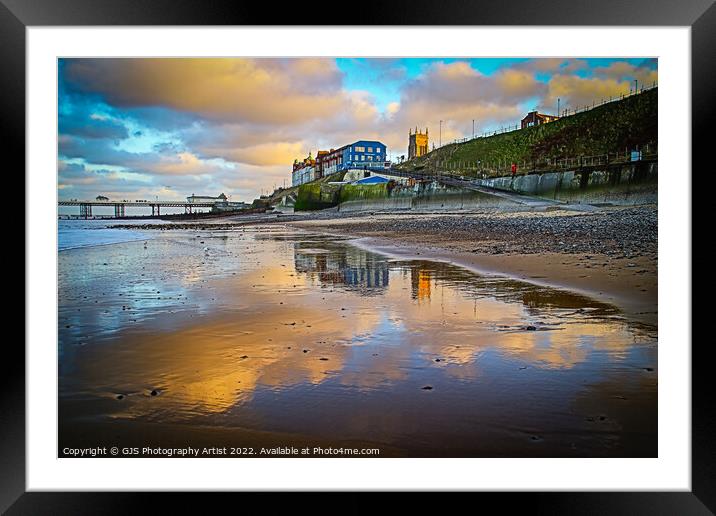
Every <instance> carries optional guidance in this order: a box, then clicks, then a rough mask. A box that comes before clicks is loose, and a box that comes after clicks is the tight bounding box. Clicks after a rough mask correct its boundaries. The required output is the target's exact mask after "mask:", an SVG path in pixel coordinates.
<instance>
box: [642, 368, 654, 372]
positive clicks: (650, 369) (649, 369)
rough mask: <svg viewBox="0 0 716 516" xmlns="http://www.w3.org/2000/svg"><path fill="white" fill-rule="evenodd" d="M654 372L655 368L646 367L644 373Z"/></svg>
mask: <svg viewBox="0 0 716 516" xmlns="http://www.w3.org/2000/svg"><path fill="white" fill-rule="evenodd" d="M653 370H654V368H653V367H645V368H644V371H649V372H651V371H653Z"/></svg>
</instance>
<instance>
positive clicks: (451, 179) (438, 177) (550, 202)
mask: <svg viewBox="0 0 716 516" xmlns="http://www.w3.org/2000/svg"><path fill="white" fill-rule="evenodd" d="M371 170H372V171H373V172H375V173H378V174H380V173H381V169H371ZM382 173H384V174H388V175H394V176H401V177H411V178H413V179H422V180H430V181H437V182H438V183H441V184H444V185H446V186H452V187H455V188H464V189H466V190H471V191H473V192H480V193H484V194H486V195H492V196H494V197H499V198H501V199H503V200H506V201H509V202H513V203H515V204H520V205H522V206H528V207H530V208H546V207H549V206H569V207H570V209H575V210H580V211H595V210H598V208H597V207H595V206H591V205H589V204H578V205H575V204H569V203H567V202H565V201H558V200H555V199H546V198H544V197H537V196H534V195H525V194H520V193H517V192H511V191H509V190H500V189H497V188H492V187H489V186H483V185H478V184H475V183H474V182H472V181H469V180H466V179H460V178H458V177H455V176H451V175H449V174H447V173H445V174H443V173H440V172H438V173H430V174H423V173H420V172H409V171H403V170H397V169H390V170H389V171H388V172H386V171H385V170H382Z"/></svg>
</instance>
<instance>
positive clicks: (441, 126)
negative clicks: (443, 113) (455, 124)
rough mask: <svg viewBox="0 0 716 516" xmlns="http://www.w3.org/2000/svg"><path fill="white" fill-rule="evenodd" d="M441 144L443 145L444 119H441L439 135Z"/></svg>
mask: <svg viewBox="0 0 716 516" xmlns="http://www.w3.org/2000/svg"><path fill="white" fill-rule="evenodd" d="M438 141H439V146H440V147H442V146H443V121H442V120H440V135H439V140H438Z"/></svg>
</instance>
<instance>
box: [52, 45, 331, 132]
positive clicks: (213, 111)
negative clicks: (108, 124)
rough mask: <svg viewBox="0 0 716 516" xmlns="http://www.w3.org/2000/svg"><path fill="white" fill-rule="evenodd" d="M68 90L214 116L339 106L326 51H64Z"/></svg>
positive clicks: (295, 114)
mask: <svg viewBox="0 0 716 516" xmlns="http://www.w3.org/2000/svg"><path fill="white" fill-rule="evenodd" d="M63 72H64V77H65V80H66V81H67V84H68V86H69V87H70V88H72V89H73V91H76V92H82V93H88V94H97V95H100V96H102V97H103V98H104V99H105V100H106V102H108V103H109V104H111V105H113V106H116V107H121V108H135V107H164V108H169V109H173V110H177V111H182V112H188V113H193V114H196V115H200V116H203V117H206V118H209V119H214V120H222V121H228V120H237V119H240V120H244V121H248V122H254V123H300V122H301V121H302V120H305V119H307V118H318V119H320V118H324V117H326V116H330V114H331V113H332V112H334V111H336V110H338V109H340V108H342V105H343V100H344V97H343V95H342V90H341V87H340V86H341V73H340V71H339V70H338V68H337V67H336V65H335V62H334V61H333V60H331V59H303V58H300V59H262V60H256V59H228V58H217V59H210V58H196V59H68V60H66V63H65V66H64V67H63Z"/></svg>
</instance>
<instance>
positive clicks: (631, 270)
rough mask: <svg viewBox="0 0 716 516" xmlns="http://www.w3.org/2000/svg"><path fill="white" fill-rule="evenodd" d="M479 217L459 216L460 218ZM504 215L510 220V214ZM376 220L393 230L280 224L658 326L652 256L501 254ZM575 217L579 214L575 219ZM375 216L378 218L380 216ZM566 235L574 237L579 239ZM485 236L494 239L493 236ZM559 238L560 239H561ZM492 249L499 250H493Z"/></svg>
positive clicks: (478, 239)
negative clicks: (557, 292)
mask: <svg viewBox="0 0 716 516" xmlns="http://www.w3.org/2000/svg"><path fill="white" fill-rule="evenodd" d="M520 215H521V216H525V217H529V216H534V215H535V214H534V212H521V213H520ZM520 215H518V217H519V216H520ZM480 216H481V215H479V214H465V216H464V217H475V218H479V217H480ZM507 216H508V217H514V214H513V215H507ZM540 216H542V215H540ZM562 216H566V215H562ZM588 216H589V215H586V217H588ZM382 217H383V218H385V219H392V221H391V222H392V223H393V225H394V226H395V227H393V228H390V229H385V228H383V227H376V226H378V224H375V220H373V221H371V220H366V221H363V222H362V223H356V221H355V219H348V218H346V219H341V218H335V219H329V220H325V219H324V220H305V221H290V222H286V225H287V226H290V227H294V228H298V229H304V230H314V231H321V232H324V233H326V234H330V235H335V236H341V237H343V238H345V237H346V236H349V237H350V239H351V242H352V243H354V244H355V245H357V246H359V247H362V248H364V249H366V250H371V251H375V252H378V253H381V254H384V255H388V256H391V257H394V258H399V259H404V260H420V259H423V260H425V259H427V260H433V261H440V262H446V263H451V264H454V265H457V266H460V267H463V268H466V269H468V270H471V271H473V272H475V273H477V274H480V275H488V276H502V277H508V278H511V279H515V280H519V281H524V282H528V283H532V284H536V285H540V286H545V287H553V288H557V289H563V290H569V291H572V292H575V293H579V294H582V295H586V296H588V297H591V298H593V299H596V300H598V301H601V302H605V303H608V304H612V305H614V306H616V307H617V308H619V309H620V310H621V311H622V312H623V313H624V315H625V316H627V317H629V318H630V319H633V320H635V321H638V322H640V323H643V324H646V325H650V326H654V327H656V326H657V324H658V283H657V280H658V263H657V262H658V259H657V256H656V253H649V252H646V253H645V254H641V253H638V254H636V255H632V254H626V255H620V254H619V253H614V252H612V250H611V249H607V250H606V252H579V251H583V249H581V248H580V249H578V252H560V250H559V249H554V248H550V246H549V245H548V244H547V245H544V244H541V247H543V248H544V250H541V251H538V252H535V251H534V250H533V249H530V250H529V251H528V250H526V249H524V248H521V246H520V244H519V242H518V244H517V245H516V246H510V247H512V248H510V249H507V250H502V246H503V245H504V242H502V241H500V240H489V241H487V242H485V241H482V235H480V234H474V233H473V234H471V235H469V236H468V237H467V238H465V237H464V235H459V234H446V233H444V232H440V231H430V230H426V228H421V229H420V232H419V233H418V234H416V233H415V232H414V231H410V230H408V231H405V230H403V228H402V227H401V226H405V225H406V224H404V220H403V219H402V218H396V217H391V216H382ZM432 217H434V218H438V219H446V218H452V217H455V216H454V215H440V214H434V215H432ZM577 217H579V215H577V216H576V217H575V218H577ZM377 218H378V219H380V218H381V216H378V217H377ZM374 219H375V218H374ZM571 236H572V237H574V238H576V239H579V238H581V237H582V235H571ZM488 238H494V235H490V236H489V237H488ZM560 238H565V240H566V237H560ZM614 239H616V238H614ZM560 243H562V242H560ZM508 245H509V244H508ZM572 245H575V246H576V245H577V244H572ZM476 246H477V249H475V247H476ZM515 247H516V248H515ZM496 248H500V250H498V251H495V249H496ZM627 253H629V252H628V251H627ZM652 254H653V256H652Z"/></svg>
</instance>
